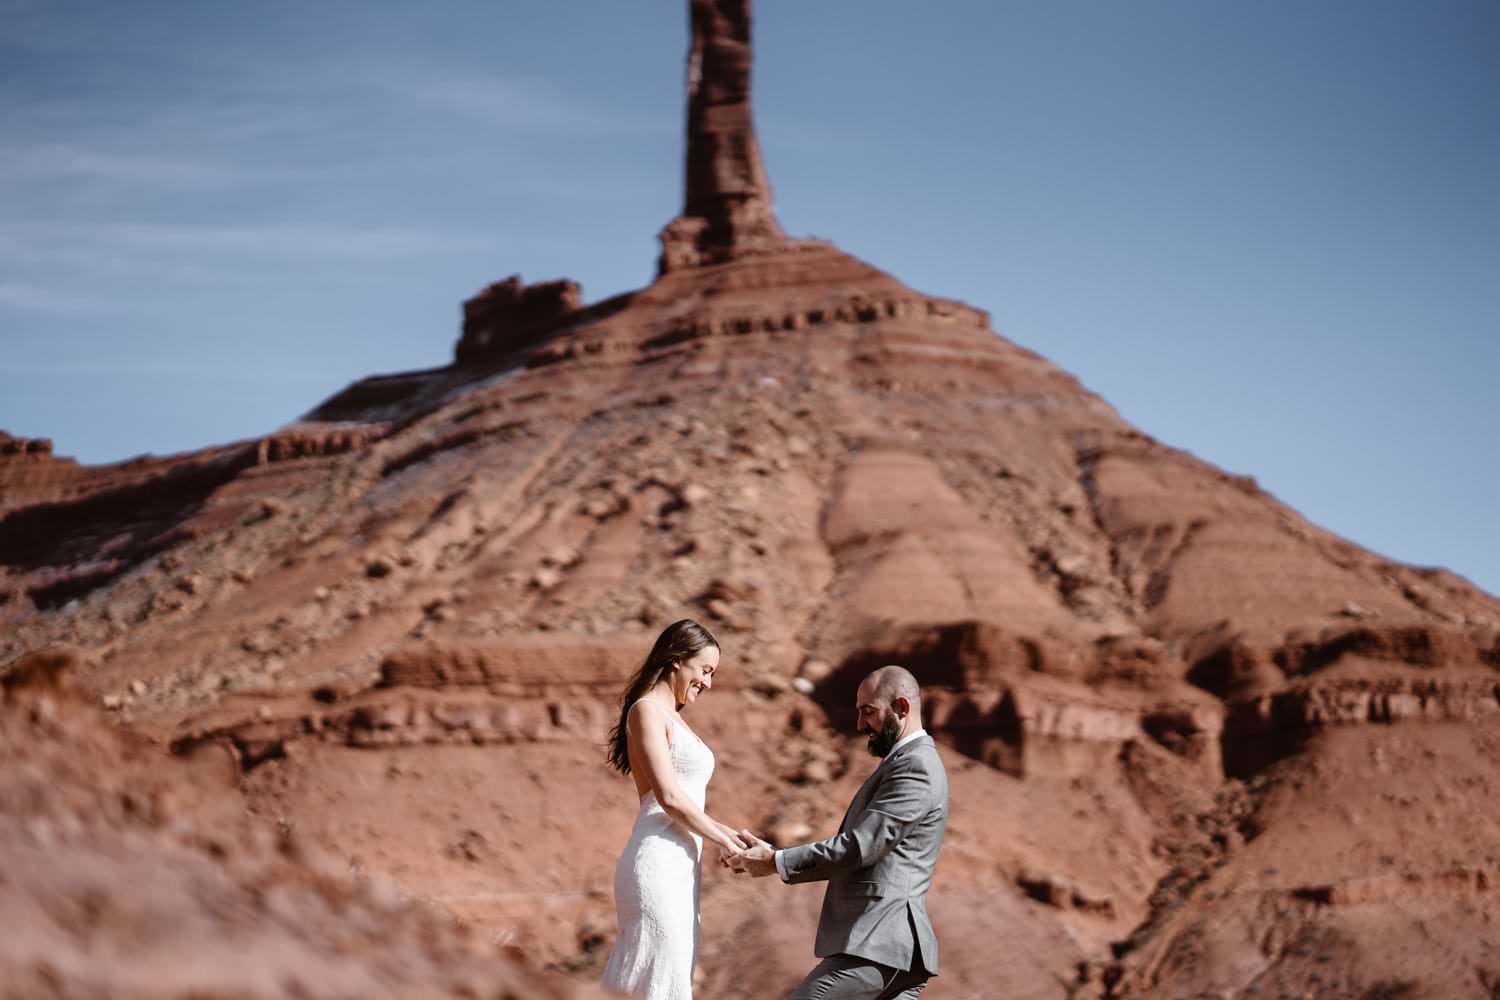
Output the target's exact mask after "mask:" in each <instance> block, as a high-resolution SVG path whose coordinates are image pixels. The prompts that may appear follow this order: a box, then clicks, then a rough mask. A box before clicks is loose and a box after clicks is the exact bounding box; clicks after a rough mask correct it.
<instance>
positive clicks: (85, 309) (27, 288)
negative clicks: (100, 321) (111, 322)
mask: <svg viewBox="0 0 1500 1000" xmlns="http://www.w3.org/2000/svg"><path fill="white" fill-rule="evenodd" d="M0 309H8V310H15V311H20V312H36V313H48V314H51V315H56V316H70V315H78V314H82V313H98V312H105V311H107V310H108V309H109V305H108V304H107V303H105V302H102V301H100V300H98V299H93V298H88V297H83V296H79V295H75V294H73V293H71V292H66V291H63V290H62V289H59V288H52V287H49V286H46V285H32V284H26V283H24V282H18V281H0Z"/></svg>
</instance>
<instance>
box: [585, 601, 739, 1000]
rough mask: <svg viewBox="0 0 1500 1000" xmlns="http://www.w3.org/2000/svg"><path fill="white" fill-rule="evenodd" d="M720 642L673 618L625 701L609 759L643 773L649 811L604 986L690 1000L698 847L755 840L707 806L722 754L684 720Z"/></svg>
mask: <svg viewBox="0 0 1500 1000" xmlns="http://www.w3.org/2000/svg"><path fill="white" fill-rule="evenodd" d="M718 669H719V643H718V641H717V640H716V639H714V637H713V636H712V635H711V634H709V631H708V630H707V629H705V628H704V627H703V626H702V625H699V624H698V623H697V622H695V621H692V620H690V619H686V618H685V619H683V620H682V621H678V622H673V623H672V624H671V625H668V626H667V628H666V630H665V631H663V632H662V634H661V635H660V636H658V637H657V639H656V644H655V645H654V646H652V647H651V653H650V655H648V656H647V657H646V662H645V663H644V664H642V665H641V668H640V669H639V670H637V671H636V673H635V676H634V677H633V678H631V681H630V684H629V686H628V687H626V689H625V694H624V696H623V697H622V698H621V699H620V721H619V723H618V724H617V725H616V726H615V728H614V729H613V730H612V731H611V732H610V735H609V763H610V764H611V765H612V766H613V767H615V768H616V769H618V770H619V771H621V772H623V773H625V774H628V775H630V776H631V777H633V778H634V779H635V790H636V794H637V795H639V796H640V802H641V807H640V812H639V813H638V814H637V815H636V818H635V826H634V828H633V829H632V830H631V832H630V842H629V843H628V844H626V845H625V852H624V853H623V854H622V855H620V862H619V864H618V865H616V866H615V910H616V912H617V913H618V915H619V921H620V936H619V937H618V938H616V939H615V946H614V950H613V951H612V952H610V956H609V962H608V963H607V964H606V965H605V966H604V985H605V986H606V987H609V988H611V989H616V990H620V991H622V992H624V993H627V994H629V995H630V996H632V997H635V998H636V1000H691V998H692V995H693V965H694V963H695V962H696V961H697V958H698V929H699V921H698V885H699V879H700V876H701V869H700V867H699V854H700V852H701V850H702V846H703V840H704V839H705V838H706V839H708V840H711V841H713V842H714V843H716V844H718V845H719V846H720V847H722V848H724V849H726V850H728V851H730V852H736V853H737V852H739V851H740V850H742V849H744V848H747V847H749V846H750V845H749V844H748V843H747V842H745V841H744V840H743V839H742V838H741V837H740V836H739V834H737V833H736V832H735V831H734V830H733V829H731V828H730V827H728V826H725V825H724V824H723V823H720V822H719V821H718V820H715V819H714V818H713V817H711V816H709V815H708V813H706V812H704V811H703V803H704V796H705V793H706V792H707V791H708V779H709V778H710V777H711V776H712V775H713V771H714V755H713V751H711V750H709V748H708V745H707V744H706V743H704V742H703V741H702V740H700V739H699V738H698V736H697V734H695V733H694V732H693V731H692V730H691V729H689V728H688V727H687V724H686V723H684V722H683V721H682V712H683V709H685V708H686V707H687V706H688V705H691V704H692V703H693V702H695V701H697V700H698V699H699V698H700V697H702V695H703V692H705V691H707V690H709V689H710V688H712V687H713V678H714V674H715V673H716V672H717V671H718Z"/></svg>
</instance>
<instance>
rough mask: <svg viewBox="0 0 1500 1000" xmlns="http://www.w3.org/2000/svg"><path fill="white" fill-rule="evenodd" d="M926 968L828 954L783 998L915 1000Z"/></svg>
mask: <svg viewBox="0 0 1500 1000" xmlns="http://www.w3.org/2000/svg"><path fill="white" fill-rule="evenodd" d="M927 979H928V976H927V971H926V970H925V969H922V968H921V967H920V966H919V967H918V968H916V969H912V970H910V971H908V970H906V969H893V968H891V967H890V966H889V965H881V964H879V963H878V962H871V961H869V960H868V959H864V958H855V957H853V956H852V955H831V956H829V957H828V958H825V959H823V961H821V962H819V963H818V964H817V966H816V967H815V968H814V969H813V970H812V971H811V972H809V973H808V974H807V978H806V979H804V980H802V982H801V983H799V984H798V985H797V988H796V989H795V990H792V993H791V996H789V997H788V998H787V1000H915V997H916V996H917V994H918V993H921V992H922V988H923V987H924V986H926V985H927Z"/></svg>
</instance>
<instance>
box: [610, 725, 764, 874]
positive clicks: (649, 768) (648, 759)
mask: <svg viewBox="0 0 1500 1000" xmlns="http://www.w3.org/2000/svg"><path fill="white" fill-rule="evenodd" d="M661 715H662V713H660V712H654V711H652V710H650V709H648V708H644V707H642V705H641V703H640V702H636V703H635V704H634V705H632V706H631V707H630V714H629V716H628V717H627V718H626V720H625V726H626V733H627V734H628V738H629V739H630V740H631V741H632V742H633V743H634V744H635V745H636V746H638V747H640V748H641V757H642V758H643V760H642V763H643V764H645V767H643V768H642V771H643V772H644V774H645V775H646V783H647V784H649V785H650V786H651V791H652V792H653V793H654V794H655V795H656V801H657V802H658V803H659V804H660V805H661V807H662V809H663V810H665V811H666V814H667V815H668V816H670V817H672V819H673V821H675V822H676V823H678V824H679V825H680V826H683V827H686V828H687V829H689V830H691V831H693V832H694V833H696V834H698V835H699V836H700V837H703V838H704V839H706V840H711V841H713V842H714V843H715V844H718V845H719V846H720V847H723V848H725V849H726V850H730V851H739V850H742V849H744V848H745V847H748V846H749V845H748V844H746V843H745V842H744V841H743V839H742V838H741V837H740V835H739V834H737V833H735V831H734V830H732V829H730V828H729V827H727V826H725V825H724V824H723V823H720V822H719V821H718V820H716V819H714V818H713V817H712V816H710V815H709V814H708V813H706V812H704V811H703V810H702V809H700V808H698V805H697V803H695V802H694V801H693V800H692V799H691V798H689V797H688V795H687V794H686V793H685V792H683V790H682V787H681V786H680V785H678V784H677V775H676V774H675V773H673V771H672V749H671V746H670V745H669V744H668V742H667V726H666V724H665V723H666V720H665V719H663V718H661Z"/></svg>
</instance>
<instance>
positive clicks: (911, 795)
mask: <svg viewBox="0 0 1500 1000" xmlns="http://www.w3.org/2000/svg"><path fill="white" fill-rule="evenodd" d="M855 707H856V708H857V710H858V712H859V727H858V728H859V731H860V732H861V733H868V734H869V746H870V753H872V754H874V755H875V756H877V757H882V758H884V760H882V761H881V762H880V765H879V766H878V767H876V768H875V772H874V773H873V774H871V775H870V777H869V778H868V779H866V780H865V783H864V785H863V786H862V787H861V788H860V790H859V792H858V793H857V794H856V795H855V796H854V801H853V802H851V803H850V804H849V811H848V812H847V813H845V814H844V821H843V822H842V823H841V824H839V832H838V834H837V835H836V836H833V837H830V838H829V839H828V840H821V841H818V842H817V843H815V844H803V845H801V846H799V847H788V848H786V849H784V850H780V851H777V850H773V849H772V847H771V845H770V844H767V843H766V842H765V841H763V840H759V839H758V838H754V835H753V834H750V833H749V831H744V833H745V836H747V837H750V838H751V839H754V840H755V846H753V847H751V848H749V849H748V850H745V851H741V852H740V853H738V854H732V855H728V856H727V857H725V859H724V863H725V864H727V865H729V866H730V867H731V868H733V869H735V870H736V871H741V872H748V873H749V874H751V875H755V876H757V877H759V876H762V875H770V874H772V873H773V872H774V873H776V874H779V875H780V876H781V880H782V881H783V882H788V883H795V882H820V881H825V880H826V881H827V882H828V890H827V892H826V893H825V895H824V896H823V913H822V916H821V917H820V918H819V919H818V939H817V945H816V947H815V948H814V949H813V953H814V954H815V955H817V956H818V957H819V958H821V959H822V960H823V961H822V962H820V963H818V965H817V967H816V968H814V969H813V970H812V972H810V973H808V974H807V978H805V979H803V980H802V982H801V984H800V985H799V986H798V987H797V988H796V989H795V990H793V991H792V994H791V997H790V1000H897V998H908V1000H909V998H914V997H916V996H917V994H919V993H921V992H922V988H923V987H924V986H926V985H927V980H928V979H929V978H930V977H932V976H935V975H937V971H938V943H937V937H936V935H934V934H933V932H932V921H930V920H929V919H928V917H927V890H928V889H929V888H931V887H932V872H933V869H934V868H935V867H936V866H937V856H938V851H939V850H941V849H942V846H943V832H944V830H946V829H947V826H948V772H947V771H945V770H944V769H943V762H942V760H941V758H939V756H938V752H937V747H936V745H934V744H933V742H932V737H930V736H928V735H927V734H926V733H925V732H924V731H923V730H922V696H921V691H920V689H919V688H918V687H917V681H916V678H914V677H913V676H912V675H911V673H910V672H908V671H907V670H906V669H904V668H902V667H896V666H889V667H881V668H880V669H879V670H876V671H875V672H874V673H872V674H870V676H868V677H866V678H865V679H864V682H863V683H861V684H860V686H859V693H858V694H857V695H856V697H855Z"/></svg>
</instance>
